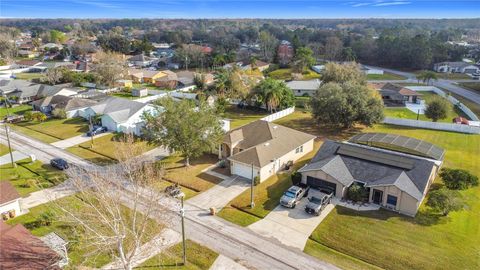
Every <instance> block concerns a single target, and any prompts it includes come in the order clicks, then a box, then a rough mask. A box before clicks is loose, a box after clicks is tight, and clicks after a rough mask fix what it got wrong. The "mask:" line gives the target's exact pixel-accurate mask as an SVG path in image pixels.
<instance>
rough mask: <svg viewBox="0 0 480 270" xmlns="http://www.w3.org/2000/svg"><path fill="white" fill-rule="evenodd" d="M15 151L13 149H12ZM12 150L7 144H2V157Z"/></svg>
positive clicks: (0, 146) (0, 148) (0, 147)
mask: <svg viewBox="0 0 480 270" xmlns="http://www.w3.org/2000/svg"><path fill="white" fill-rule="evenodd" d="M12 151H13V150H12ZM9 152H10V150H9V148H8V146H7V145H3V144H0V157H1V156H3V155H6V154H8V153H9Z"/></svg>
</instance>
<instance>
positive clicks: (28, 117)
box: [23, 111, 33, 122]
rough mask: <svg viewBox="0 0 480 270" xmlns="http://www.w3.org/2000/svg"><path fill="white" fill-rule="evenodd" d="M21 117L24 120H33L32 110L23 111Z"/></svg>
mask: <svg viewBox="0 0 480 270" xmlns="http://www.w3.org/2000/svg"><path fill="white" fill-rule="evenodd" d="M23 119H25V121H28V122H30V121H33V112H32V111H28V112H25V113H24V114H23Z"/></svg>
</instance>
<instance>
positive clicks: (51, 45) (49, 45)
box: [40, 43, 63, 51]
mask: <svg viewBox="0 0 480 270" xmlns="http://www.w3.org/2000/svg"><path fill="white" fill-rule="evenodd" d="M53 48H56V49H58V50H61V49H63V46H62V45H59V44H56V43H46V44H43V45H42V46H40V49H41V50H42V51H48V50H51V49H53Z"/></svg>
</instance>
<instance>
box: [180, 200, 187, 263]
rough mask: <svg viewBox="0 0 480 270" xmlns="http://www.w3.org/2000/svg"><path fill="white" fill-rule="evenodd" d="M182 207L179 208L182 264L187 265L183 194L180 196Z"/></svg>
mask: <svg viewBox="0 0 480 270" xmlns="http://www.w3.org/2000/svg"><path fill="white" fill-rule="evenodd" d="M180 198H181V202H182V208H181V209H180V214H181V215H182V245H183V265H187V245H186V242H185V208H184V204H183V201H184V198H185V195H183V196H181V197H180Z"/></svg>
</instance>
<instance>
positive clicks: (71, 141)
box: [51, 132, 111, 149]
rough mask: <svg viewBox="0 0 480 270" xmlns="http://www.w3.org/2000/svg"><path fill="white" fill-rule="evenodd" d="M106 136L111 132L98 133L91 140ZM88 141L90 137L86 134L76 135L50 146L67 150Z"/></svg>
mask: <svg viewBox="0 0 480 270" xmlns="http://www.w3.org/2000/svg"><path fill="white" fill-rule="evenodd" d="M107 134H111V132H104V133H100V134H98V135H95V136H93V138H94V139H96V138H100V137H103V136H105V135H107ZM90 140H91V137H89V136H87V134H81V135H78V136H75V137H72V138H68V139H65V140H61V141H58V142H53V143H51V145H53V146H56V147H58V148H62V149H66V148H69V147H72V146H75V145H78V144H81V143H84V142H88V141H90Z"/></svg>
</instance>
